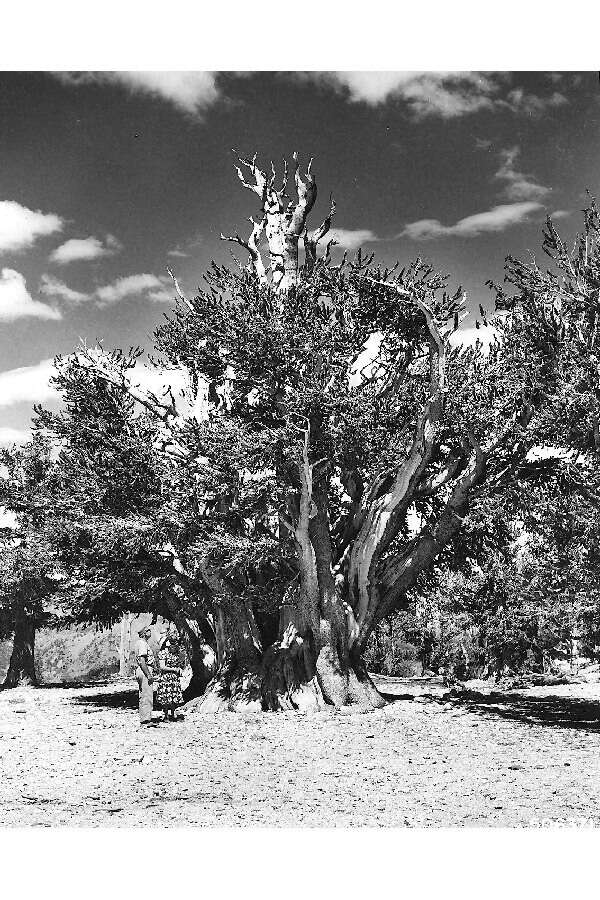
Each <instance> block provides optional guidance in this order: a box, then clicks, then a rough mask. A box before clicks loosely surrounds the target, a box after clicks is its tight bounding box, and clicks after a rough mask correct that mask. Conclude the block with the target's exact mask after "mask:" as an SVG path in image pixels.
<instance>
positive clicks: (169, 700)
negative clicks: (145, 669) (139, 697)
mask: <svg viewBox="0 0 600 900" xmlns="http://www.w3.org/2000/svg"><path fill="white" fill-rule="evenodd" d="M181 657H182V648H181V642H180V640H179V637H178V636H177V635H175V634H171V635H167V637H166V638H165V641H164V643H163V646H162V649H161V650H160V652H159V654H158V661H159V674H158V688H157V691H156V702H157V703H158V705H159V706H160V707H161V708H162V709H163V711H164V714H165V722H167V721H168V720H169V713H171V719H172V720H173V721H175V719H176V710H177V707H178V706H182V704H183V694H182V692H181V680H180V679H181V675H182V672H183V667H182V658H181Z"/></svg>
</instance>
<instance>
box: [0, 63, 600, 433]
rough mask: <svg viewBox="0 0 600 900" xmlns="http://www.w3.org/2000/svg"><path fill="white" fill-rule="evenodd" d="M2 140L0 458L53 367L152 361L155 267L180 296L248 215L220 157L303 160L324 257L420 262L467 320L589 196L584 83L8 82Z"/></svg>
mask: <svg viewBox="0 0 600 900" xmlns="http://www.w3.org/2000/svg"><path fill="white" fill-rule="evenodd" d="M0 125H1V131H0V133H1V134H2V141H1V143H0V440H1V441H2V442H10V441H12V440H20V439H23V438H24V437H25V436H26V435H27V431H28V428H29V421H30V417H31V407H32V404H33V402H39V401H41V402H47V403H50V404H53V403H55V402H56V401H55V398H53V397H52V395H51V392H50V389H49V388H48V377H49V375H50V372H51V360H52V357H53V356H54V355H55V354H57V353H63V354H64V353H69V352H71V351H72V350H73V349H75V348H76V346H77V344H78V342H79V340H80V338H85V339H86V340H87V341H88V342H93V341H95V340H96V339H97V338H99V339H102V340H103V341H104V343H105V346H107V347H110V346H129V345H131V344H134V345H137V344H140V345H142V346H145V347H147V348H148V349H150V347H151V333H152V330H153V328H154V327H155V325H156V324H157V323H158V322H159V321H160V319H161V317H162V315H163V313H164V312H165V311H167V310H168V309H169V307H170V305H171V304H172V297H173V291H172V289H171V285H170V282H169V279H168V277H167V276H166V273H165V266H166V265H170V266H172V267H173V268H174V269H175V271H176V273H177V275H178V277H179V278H180V281H181V282H182V285H183V287H184V288H185V290H186V291H187V292H189V293H193V292H194V290H195V288H196V286H197V285H198V283H199V282H200V279H201V276H202V272H203V271H204V270H205V269H206V267H207V266H208V265H209V263H210V261H211V259H213V258H214V259H216V260H218V261H223V262H224V261H226V260H227V259H228V258H229V246H230V245H225V244H223V243H222V242H221V241H220V240H219V234H220V232H225V233H230V232H232V231H236V230H238V229H239V230H240V231H243V229H244V228H245V227H248V228H249V226H248V223H247V219H248V216H250V215H252V214H253V213H255V212H256V209H255V204H254V201H253V198H252V195H250V194H249V193H248V192H245V191H244V190H243V189H242V188H241V186H240V185H239V182H238V181H237V178H236V175H235V171H234V169H233V157H232V154H231V148H232V147H237V148H239V149H240V151H241V152H242V153H246V154H252V153H254V152H255V151H257V152H258V155H259V159H262V160H263V161H265V162H267V161H268V160H270V159H273V160H274V161H275V162H276V163H277V164H279V162H280V160H281V158H282V157H283V156H284V155H286V156H288V157H291V154H292V152H293V151H294V150H298V151H299V153H300V154H301V158H304V159H307V158H308V156H311V155H312V156H314V157H315V162H314V164H313V171H314V173H315V175H316V179H317V184H318V187H319V199H318V201H317V208H316V210H315V215H314V220H315V225H316V224H318V222H319V221H320V220H321V218H322V217H323V215H324V214H325V213H326V211H327V209H328V205H329V194H330V192H332V193H333V195H334V197H335V200H336V203H337V215H336V219H335V223H334V224H335V228H336V233H335V235H334V236H335V237H336V239H337V240H338V242H339V245H340V248H341V247H343V246H346V247H348V248H349V249H354V248H355V247H356V246H358V245H359V244H361V245H362V246H363V247H364V248H365V249H366V250H369V251H373V252H375V254H376V257H377V258H379V259H381V260H382V261H384V262H392V261H395V260H396V259H400V260H401V261H402V262H404V261H408V260H410V259H411V258H414V257H415V256H417V255H421V256H425V257H426V258H428V259H430V260H431V261H432V262H433V263H434V264H435V265H436V266H437V267H438V268H440V269H443V270H444V271H447V272H449V273H450V274H451V277H452V283H453V284H455V285H457V284H459V283H460V284H462V285H463V286H464V287H465V289H466V290H467V292H468V296H469V300H470V304H471V307H472V308H473V309H477V306H478V304H479V303H482V302H483V303H484V304H486V305H489V304H490V302H491V296H490V294H489V291H488V290H487V289H486V288H485V286H484V285H485V281H486V280H487V279H488V278H494V279H498V278H500V277H501V275H502V267H503V260H504V257H505V255H506V254H507V253H513V254H519V255H522V254H524V253H526V252H527V251H528V250H532V251H535V252H536V253H537V252H539V248H540V229H541V225H542V223H543V220H544V218H545V216H546V215H547V214H548V213H551V214H554V215H555V217H556V219H557V224H559V225H560V228H561V230H563V231H564V233H565V234H566V235H567V236H568V237H570V236H571V235H572V234H573V233H574V231H575V230H576V228H577V227H578V225H579V219H578V211H579V210H580V209H581V208H582V206H583V204H584V202H585V190H586V188H587V189H589V190H590V191H591V192H592V193H597V192H598V190H599V189H600V164H599V162H598V153H597V148H598V146H599V138H600V106H599V90H598V76H597V73H595V72H582V73H564V72H563V73H561V72H533V73H531V72H529V73H507V72H498V73H493V72H492V73H483V74H477V73H458V72H447V73H444V72H420V73H419V72H412V73H402V72H346V71H344V72H340V73H321V72H308V73H272V72H271V73H260V72H252V73H247V72H246V73H244V72H242V73H235V74H234V73H210V72H204V71H203V72H129V73H128V72H121V73H119V72H103V73H90V72H88V73H83V74H81V73H80V74H60V73H59V74H49V73H44V72H33V73H17V72H14V73H13V72H6V73H3V74H0ZM321 214H323V215H321ZM338 252H341V249H340V250H339V251H338ZM465 327H469V321H467V322H466V323H465Z"/></svg>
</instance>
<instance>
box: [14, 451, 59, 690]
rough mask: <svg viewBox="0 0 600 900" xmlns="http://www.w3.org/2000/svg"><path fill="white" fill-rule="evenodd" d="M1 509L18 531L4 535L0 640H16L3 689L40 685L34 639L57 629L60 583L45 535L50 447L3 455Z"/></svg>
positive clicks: (48, 499) (48, 496) (48, 495)
mask: <svg viewBox="0 0 600 900" xmlns="http://www.w3.org/2000/svg"><path fill="white" fill-rule="evenodd" d="M0 462H1V463H2V465H3V472H4V477H3V478H2V479H0V505H2V506H4V507H5V509H6V510H8V511H9V512H12V513H13V515H14V517H15V524H14V527H4V528H2V529H1V530H0V638H3V639H6V638H9V637H11V636H12V637H13V649H12V655H11V658H10V663H9V667H8V672H7V674H6V678H5V680H4V683H3V687H5V688H11V687H17V686H18V685H20V684H36V682H37V678H36V672H35V635H36V631H37V629H39V628H41V627H44V626H49V625H51V624H55V623H56V622H57V621H58V620H59V618H60V616H59V608H58V606H57V605H56V597H57V589H58V587H59V580H58V578H57V572H56V566H55V559H54V554H53V552H52V549H51V547H50V544H49V542H48V540H47V534H46V510H47V508H48V505H49V503H50V502H51V491H50V489H49V478H50V472H51V465H52V464H51V459H50V447H49V444H48V442H47V441H45V440H44V439H43V438H41V437H39V436H37V437H35V438H34V439H33V440H32V441H31V442H30V443H29V444H27V445H25V447H23V448H21V449H17V448H13V449H11V450H5V451H3V453H2V455H1V457H0Z"/></svg>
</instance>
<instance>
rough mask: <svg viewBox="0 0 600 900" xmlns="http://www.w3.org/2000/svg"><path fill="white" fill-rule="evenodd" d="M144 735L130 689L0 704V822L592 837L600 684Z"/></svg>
mask: <svg viewBox="0 0 600 900" xmlns="http://www.w3.org/2000/svg"><path fill="white" fill-rule="evenodd" d="M381 685H382V689H384V690H385V691H386V692H387V693H388V694H393V695H395V696H396V698H397V699H396V700H395V701H394V702H391V703H390V704H389V705H388V706H387V707H386V708H385V709H384V710H379V711H377V712H370V713H366V714H361V713H358V712H350V713H348V712H345V713H336V712H334V711H333V710H332V711H325V712H322V713H319V714H316V715H314V714H313V715H310V716H306V715H298V714H295V713H269V714H262V715H260V714H252V715H240V714H234V713H225V714H221V715H219V716H208V715H205V716H195V717H194V718H191V717H188V718H187V719H185V720H184V721H181V722H177V723H173V724H167V725H161V726H160V727H158V728H154V729H142V730H141V729H140V728H139V726H138V719H137V712H136V700H137V695H136V693H134V690H133V687H134V683H133V682H127V683H123V682H121V683H114V684H104V685H94V686H84V687H69V688H40V689H31V688H27V689H18V690H13V691H4V692H2V693H0V775H1V780H0V823H1V824H2V825H6V826H11V825H41V826H50V825H69V826H140V825H142V826H167V825H168V826H186V825H204V826H221V827H222V826H242V825H243V826H282V827H287V826H319V827H327V826H342V827H347V826H417V827H418V826H461V825H466V826H529V825H537V826H542V827H544V826H549V825H553V826H556V825H558V826H564V827H577V826H588V827H598V826H600V803H599V801H600V777H599V776H600V762H599V753H598V743H599V737H600V686H599V685H598V684H595V685H569V686H565V687H563V686H560V687H553V688H534V689H530V690H522V691H507V692H504V693H502V694H497V695H496V694H489V695H485V694H483V693H477V694H469V695H468V697H467V698H465V697H457V698H454V697H449V696H448V694H447V692H446V693H444V689H443V688H442V687H441V686H440V685H437V684H431V683H430V684H423V683H417V682H414V681H413V682H408V681H406V682H399V681H393V680H385V681H382V682H381Z"/></svg>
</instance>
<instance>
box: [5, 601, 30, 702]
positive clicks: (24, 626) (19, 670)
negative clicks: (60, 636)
mask: <svg viewBox="0 0 600 900" xmlns="http://www.w3.org/2000/svg"><path fill="white" fill-rule="evenodd" d="M34 650H35V622H34V620H33V619H32V617H31V616H30V615H29V614H28V613H27V610H26V609H25V606H24V604H23V603H20V602H19V603H17V606H16V610H15V633H14V639H13V649H12V654H11V657H10V663H9V665H8V671H7V673H6V678H5V679H4V683H3V685H2V687H3V688H14V687H18V686H20V685H24V684H30V685H34V684H37V677H36V674H35V658H34Z"/></svg>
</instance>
